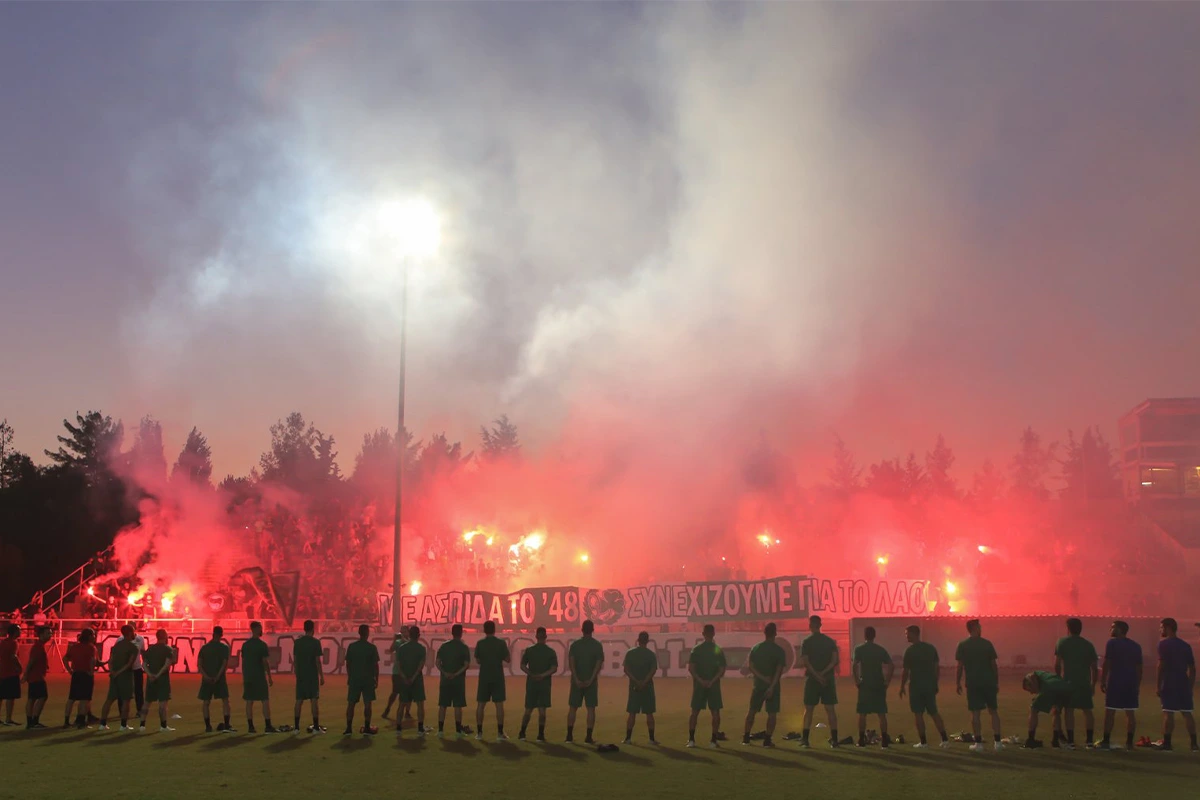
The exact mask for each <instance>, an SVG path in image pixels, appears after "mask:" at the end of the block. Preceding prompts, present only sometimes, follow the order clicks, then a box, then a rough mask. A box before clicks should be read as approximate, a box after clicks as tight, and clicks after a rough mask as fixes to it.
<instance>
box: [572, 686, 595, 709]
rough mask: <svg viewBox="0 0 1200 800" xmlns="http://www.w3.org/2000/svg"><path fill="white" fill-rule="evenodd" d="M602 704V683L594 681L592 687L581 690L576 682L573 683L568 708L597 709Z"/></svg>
mask: <svg viewBox="0 0 1200 800" xmlns="http://www.w3.org/2000/svg"><path fill="white" fill-rule="evenodd" d="M599 703H600V683H599V681H592V685H591V686H589V687H587V688H586V689H581V688H579V687H578V686H576V685H575V681H571V693H570V694H569V695H568V696H567V707H568V708H579V707H580V706H587V707H588V708H595V707H596V706H597V705H599Z"/></svg>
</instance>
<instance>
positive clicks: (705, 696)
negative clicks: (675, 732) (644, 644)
mask: <svg viewBox="0 0 1200 800" xmlns="http://www.w3.org/2000/svg"><path fill="white" fill-rule="evenodd" d="M703 635H704V641H703V642H701V643H700V644H698V645H696V646H695V647H693V648H692V652H691V655H689V656H688V673H689V674H690V675H691V676H692V715H691V717H690V718H689V719H688V740H687V746H688V747H695V746H696V722H697V720H699V719H700V711H701V710H702V709H704V708H706V707H707V708H708V710H709V712H710V713H711V714H712V739H710V740H709V743H708V746H709V747H720V746H721V745H720V744H719V743H718V742H717V732H718V731H720V730H721V706H722V703H721V677H722V676H724V674H725V651H724V650H722V649H721V648H720V647H719V646H718V645H717V643H716V642H714V641H713V637H715V636H716V635H717V629H716V628H715V627H713V626H712V625H705V626H704V634H703Z"/></svg>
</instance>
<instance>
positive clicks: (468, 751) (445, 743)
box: [441, 739, 479, 756]
mask: <svg viewBox="0 0 1200 800" xmlns="http://www.w3.org/2000/svg"><path fill="white" fill-rule="evenodd" d="M441 742H442V752H443V753H453V754H454V755H456V756H477V755H479V748H477V747H476V746H475V745H473V744H471V743H470V742H468V741H465V740H463V739H442V740H441Z"/></svg>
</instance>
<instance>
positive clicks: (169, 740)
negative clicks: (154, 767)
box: [152, 733, 205, 749]
mask: <svg viewBox="0 0 1200 800" xmlns="http://www.w3.org/2000/svg"><path fill="white" fill-rule="evenodd" d="M204 736H205V734H203V733H190V734H187V735H186V736H170V737H164V738H163V739H162V740H161V741H158V742H155V743H154V744H153V745H152V746H153V747H155V748H157V749H162V748H165V747H186V746H188V745H189V744H194V743H195V742H198V741H200V739H202V738H204Z"/></svg>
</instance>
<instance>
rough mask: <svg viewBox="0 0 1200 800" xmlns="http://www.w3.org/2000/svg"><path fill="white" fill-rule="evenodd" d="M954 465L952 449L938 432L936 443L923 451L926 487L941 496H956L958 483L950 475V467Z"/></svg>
mask: <svg viewBox="0 0 1200 800" xmlns="http://www.w3.org/2000/svg"><path fill="white" fill-rule="evenodd" d="M952 466H954V451H953V450H951V449H950V448H949V446H947V444H946V439H945V437H944V436H942V435H941V434H940V433H939V434H938V437H937V444H935V445H934V446H933V449H932V450H930V451H928V452H927V453H925V475H926V478H927V481H928V488H929V491H931V492H932V493H933V494H935V495H939V496H941V497H958V483H957V482H955V480H954V478H952V477H950V468H951V467H952Z"/></svg>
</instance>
